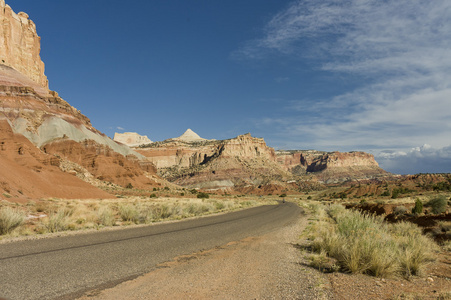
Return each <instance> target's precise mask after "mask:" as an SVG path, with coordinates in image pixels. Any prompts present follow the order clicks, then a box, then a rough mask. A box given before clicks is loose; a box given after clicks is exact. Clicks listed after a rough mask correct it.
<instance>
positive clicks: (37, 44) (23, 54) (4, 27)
mask: <svg viewBox="0 0 451 300" xmlns="http://www.w3.org/2000/svg"><path fill="white" fill-rule="evenodd" d="M0 27H1V29H0V63H2V64H4V65H7V66H10V67H12V68H14V69H16V70H17V71H19V72H20V73H22V74H24V75H25V76H27V77H28V78H30V79H31V80H33V81H34V82H36V83H38V84H39V85H40V86H42V87H44V88H48V81H47V77H46V76H45V75H44V63H43V62H42V61H41V57H40V56H39V54H40V51H41V38H40V37H39V36H38V34H37V32H36V25H35V24H34V23H33V21H31V20H30V19H29V18H28V15H27V14H26V13H24V12H19V13H18V14H16V13H14V11H13V10H12V9H11V7H10V6H9V5H8V4H5V1H4V0H0Z"/></svg>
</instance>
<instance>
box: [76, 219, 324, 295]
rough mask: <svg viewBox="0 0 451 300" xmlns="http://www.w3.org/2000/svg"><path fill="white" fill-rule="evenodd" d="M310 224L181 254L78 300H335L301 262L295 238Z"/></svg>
mask: <svg viewBox="0 0 451 300" xmlns="http://www.w3.org/2000/svg"><path fill="white" fill-rule="evenodd" d="M306 223H307V217H306V216H305V215H304V216H302V217H301V218H299V220H297V221H296V222H295V223H292V224H290V225H287V226H285V227H283V228H280V229H278V230H276V231H273V232H271V233H268V234H266V235H263V236H259V237H249V238H245V239H242V240H239V241H236V242H230V243H228V244H226V245H223V246H221V247H217V248H214V249H210V250H207V251H201V252H197V253H193V254H190V255H184V256H179V257H176V258H175V259H174V260H173V261H170V262H167V263H164V264H160V265H159V266H158V267H157V269H156V270H154V271H152V272H150V273H148V274H145V275H143V276H141V277H138V278H136V279H134V280H130V281H126V282H123V283H121V284H119V285H117V286H115V287H113V288H110V289H106V290H101V291H90V292H88V293H86V294H85V295H84V296H82V297H81V298H79V299H85V300H86V299H332V294H331V290H330V284H329V280H328V278H327V275H325V274H322V273H320V272H318V271H317V270H315V269H312V268H309V267H306V266H304V265H303V264H301V263H300V262H301V260H302V257H301V256H302V254H301V252H300V251H299V249H297V248H296V242H297V241H298V239H299V235H300V233H301V232H302V230H303V228H305V226H306Z"/></svg>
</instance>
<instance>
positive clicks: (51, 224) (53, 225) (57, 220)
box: [44, 209, 69, 232]
mask: <svg viewBox="0 0 451 300" xmlns="http://www.w3.org/2000/svg"><path fill="white" fill-rule="evenodd" d="M68 217H69V215H68V212H67V210H65V209H60V210H58V211H57V212H56V213H53V212H52V213H50V214H49V216H48V219H47V222H45V223H44V227H45V228H46V229H47V231H48V232H58V231H64V230H66V229H67V224H68Z"/></svg>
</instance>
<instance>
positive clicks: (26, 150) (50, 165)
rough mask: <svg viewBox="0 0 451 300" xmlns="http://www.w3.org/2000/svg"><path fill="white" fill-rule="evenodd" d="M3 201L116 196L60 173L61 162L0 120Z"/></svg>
mask: <svg viewBox="0 0 451 300" xmlns="http://www.w3.org/2000/svg"><path fill="white" fill-rule="evenodd" d="M0 166H1V167H0V199H10V198H13V199H23V200H33V199H40V198H46V197H58V198H68V199H83V198H111V197H112V195H110V194H108V193H106V192H104V191H102V190H100V189H98V188H96V187H94V186H92V185H90V184H88V183H86V182H84V181H82V180H80V179H78V178H77V177H75V176H73V175H71V174H69V173H65V172H62V171H61V170H60V159H59V158H58V157H56V156H54V155H49V154H45V153H43V152H42V151H40V150H39V149H38V148H36V146H34V145H33V144H32V143H31V142H30V141H29V140H28V139H26V138H25V137H24V136H23V135H21V134H15V133H14V132H13V130H12V129H11V126H10V125H9V123H8V122H7V121H6V120H0Z"/></svg>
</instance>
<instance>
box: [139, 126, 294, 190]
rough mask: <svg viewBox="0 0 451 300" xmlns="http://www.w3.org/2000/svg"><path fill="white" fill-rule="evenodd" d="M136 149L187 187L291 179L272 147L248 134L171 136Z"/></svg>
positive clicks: (236, 186)
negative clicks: (184, 138)
mask: <svg viewBox="0 0 451 300" xmlns="http://www.w3.org/2000/svg"><path fill="white" fill-rule="evenodd" d="M136 151H137V152H139V153H141V154H143V155H144V156H146V157H147V158H148V159H149V160H150V161H152V162H153V163H154V164H155V165H156V166H157V168H158V171H159V174H160V175H161V176H163V177H164V178H166V179H168V180H169V181H171V182H173V183H176V184H179V185H182V186H186V187H190V188H203V189H211V190H215V189H216V190H217V189H222V190H226V191H230V190H239V189H244V188H247V189H246V191H247V190H249V187H251V190H253V189H254V188H257V189H258V188H259V187H260V189H262V187H263V186H266V185H268V184H271V185H272V186H283V187H282V188H281V189H283V188H286V187H285V185H286V181H289V180H290V179H292V176H291V174H290V173H289V172H287V171H286V170H284V169H283V168H282V167H281V166H280V165H279V164H277V163H276V160H275V152H274V149H273V148H270V147H268V146H267V145H266V143H265V141H264V140H263V139H261V138H255V137H252V136H251V135H250V134H244V135H240V136H238V137H236V138H233V139H228V140H222V141H216V140H211V141H208V140H207V141H193V142H184V141H180V140H179V141H177V140H174V139H170V140H167V141H164V142H158V143H154V144H152V145H149V146H148V147H146V148H139V149H136ZM269 190H270V189H267V191H269ZM272 190H274V189H272Z"/></svg>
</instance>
